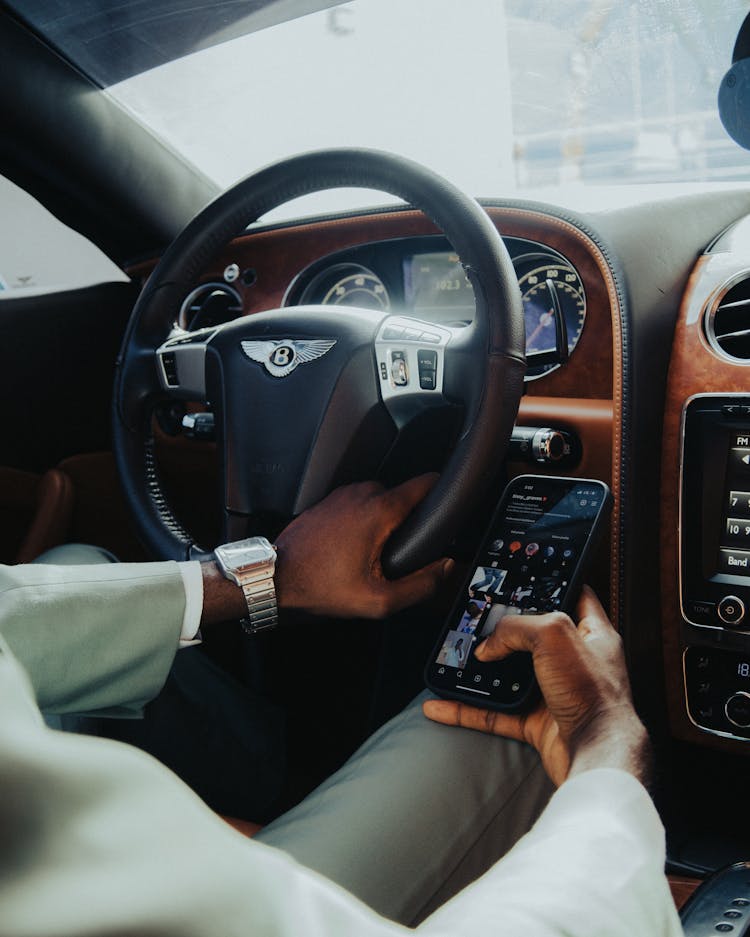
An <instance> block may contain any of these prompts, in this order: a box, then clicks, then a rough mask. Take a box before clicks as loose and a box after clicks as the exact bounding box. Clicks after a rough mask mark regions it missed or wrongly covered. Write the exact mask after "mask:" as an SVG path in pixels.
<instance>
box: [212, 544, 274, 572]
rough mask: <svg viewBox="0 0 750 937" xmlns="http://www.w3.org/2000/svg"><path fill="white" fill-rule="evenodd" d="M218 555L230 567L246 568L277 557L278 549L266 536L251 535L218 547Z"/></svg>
mask: <svg viewBox="0 0 750 937" xmlns="http://www.w3.org/2000/svg"><path fill="white" fill-rule="evenodd" d="M215 552H216V555H217V557H218V556H221V559H222V561H223V562H224V564H225V565H226V566H227V567H228V568H229V569H235V570H236V569H244V568H246V567H248V566H256V565H258V564H260V563H268V562H270V561H271V560H275V559H276V550H275V549H274V547H273V546H272V545H271V544H270V543H269V542H268V540H266V538H265V537H249V538H248V539H247V540H236V541H235V542H234V543H225V544H223V545H222V546H220V547H217V548H216V551H215Z"/></svg>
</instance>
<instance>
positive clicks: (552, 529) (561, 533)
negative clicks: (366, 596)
mask: <svg viewBox="0 0 750 937" xmlns="http://www.w3.org/2000/svg"><path fill="white" fill-rule="evenodd" d="M604 497H605V494H604V490H603V488H601V487H600V486H598V485H594V484H592V483H591V482H588V483H586V482H574V483H572V486H571V485H570V484H568V485H566V484H565V482H562V483H561V482H560V480H556V481H552V480H550V479H529V480H523V482H519V486H518V487H517V488H516V489H515V490H513V491H512V492H511V494H510V497H509V499H508V501H507V503H506V505H505V509H504V511H503V512H502V515H501V516H500V517H499V518H498V520H497V523H495V524H493V529H492V530H491V531H490V535H489V537H488V538H487V540H486V541H485V543H484V545H483V548H482V550H481V552H480V554H479V564H480V565H478V566H477V567H476V568H475V569H474V572H473V574H472V577H471V580H470V582H469V586H468V589H467V591H466V594H465V604H462V608H461V611H460V613H459V614H458V615H457V616H456V619H457V620H455V621H454V622H453V623H452V626H451V630H449V631H448V632H447V634H446V636H445V638H444V640H443V644H442V647H441V648H440V650H439V651H438V654H437V657H436V658H435V664H436V665H437V673H438V675H447V674H449V673H451V672H452V671H450V670H449V668H455V670H456V671H458V673H457V674H455V676H457V677H458V678H462V677H468V678H469V679H471V678H472V677H473V674H474V672H475V671H477V679H479V674H478V672H479V671H480V670H484V665H482V664H480V663H479V662H478V661H477V662H474V659H473V654H472V651H473V648H474V647H475V646H476V644H477V643H478V642H480V641H481V640H483V639H484V638H486V637H487V636H488V635H490V634H491V633H492V632H493V631H494V630H495V626H496V625H497V623H498V621H500V620H501V619H502V618H503V617H504V616H505V615H508V614H514V615H515V614H537V613H542V612H549V611H554V610H555V609H558V608H560V607H561V606H562V605H563V602H564V601H565V597H566V593H567V588H568V584H569V581H570V577H571V576H572V574H573V572H574V570H575V568H576V564H577V562H578V560H579V558H580V556H581V553H582V551H583V549H584V547H585V545H586V540H587V538H588V535H589V532H590V530H591V527H592V524H593V522H594V519H595V518H596V516H597V514H598V512H599V510H600V508H601V505H602V500H603V499H604Z"/></svg>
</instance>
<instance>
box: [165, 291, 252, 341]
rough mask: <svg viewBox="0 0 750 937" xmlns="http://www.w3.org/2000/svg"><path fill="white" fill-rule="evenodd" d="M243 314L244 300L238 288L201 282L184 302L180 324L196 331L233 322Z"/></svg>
mask: <svg viewBox="0 0 750 937" xmlns="http://www.w3.org/2000/svg"><path fill="white" fill-rule="evenodd" d="M241 315H242V300H241V299H240V295H239V293H238V292H237V291H236V290H233V289H232V287H231V286H227V285H226V283H201V285H200V286H198V287H196V288H195V289H194V290H193V292H192V293H191V294H190V295H189V296H188V298H187V299H186V300H185V302H184V303H183V304H182V309H180V318H179V321H178V324H179V326H180V328H183V329H187V331H188V332H194V331H195V330H196V329H205V328H208V326H211V325H221V324H222V323H223V322H231V321H232V319H236V318H237V317H238V316H241Z"/></svg>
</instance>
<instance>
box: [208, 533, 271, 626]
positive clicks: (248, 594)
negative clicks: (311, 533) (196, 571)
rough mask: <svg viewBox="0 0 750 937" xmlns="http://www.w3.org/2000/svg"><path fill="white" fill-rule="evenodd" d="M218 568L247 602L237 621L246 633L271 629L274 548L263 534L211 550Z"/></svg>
mask: <svg viewBox="0 0 750 937" xmlns="http://www.w3.org/2000/svg"><path fill="white" fill-rule="evenodd" d="M214 556H215V557H216V562H217V563H218V564H219V568H220V569H221V571H222V572H223V573H224V575H225V576H226V577H227V579H231V580H232V582H235V583H237V585H238V586H239V587H240V588H241V589H242V591H243V592H244V594H245V601H246V602H247V618H243V619H242V621H241V622H240V623H241V625H242V627H243V628H244V630H245V631H246V632H247V633H248V634H257V633H258V632H259V631H266V630H267V629H269V628H275V627H276V624H277V622H278V620H279V614H278V609H277V608H276V587H275V585H274V582H273V574H274V571H275V569H276V547H275V546H274V545H273V544H272V543H269V542H268V540H266V538H265V537H248V539H247V540H236V541H235V542H234V543H225V544H223V545H222V546H220V547H216V549H215V550H214Z"/></svg>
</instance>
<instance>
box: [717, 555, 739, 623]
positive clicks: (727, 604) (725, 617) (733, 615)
mask: <svg viewBox="0 0 750 937" xmlns="http://www.w3.org/2000/svg"><path fill="white" fill-rule="evenodd" d="M725 552H726V551H725ZM717 611H718V613H719V618H720V619H721V620H722V621H723V622H724V623H725V624H727V625H739V624H740V623H741V621H742V619H743V618H744V617H745V603H744V602H743V601H742V599H738V598H737V596H736V595H725V596H724V598H723V599H722V600H721V602H719V606H718V609H717Z"/></svg>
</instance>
